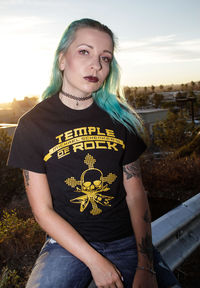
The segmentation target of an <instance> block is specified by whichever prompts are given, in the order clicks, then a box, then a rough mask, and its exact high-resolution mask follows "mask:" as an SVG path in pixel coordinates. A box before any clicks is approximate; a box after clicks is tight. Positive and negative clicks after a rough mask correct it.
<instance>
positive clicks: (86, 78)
mask: <svg viewBox="0 0 200 288" xmlns="http://www.w3.org/2000/svg"><path fill="white" fill-rule="evenodd" d="M84 79H85V80H87V81H88V82H92V83H97V82H99V78H98V77H94V76H86V77H84Z"/></svg>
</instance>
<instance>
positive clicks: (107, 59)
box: [102, 56, 111, 63]
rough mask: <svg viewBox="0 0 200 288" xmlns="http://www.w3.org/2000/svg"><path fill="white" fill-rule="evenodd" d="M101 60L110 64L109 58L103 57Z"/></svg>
mask: <svg viewBox="0 0 200 288" xmlns="http://www.w3.org/2000/svg"><path fill="white" fill-rule="evenodd" d="M102 59H103V61H104V62H106V63H110V62H111V58H109V57H106V56H103V57H102Z"/></svg>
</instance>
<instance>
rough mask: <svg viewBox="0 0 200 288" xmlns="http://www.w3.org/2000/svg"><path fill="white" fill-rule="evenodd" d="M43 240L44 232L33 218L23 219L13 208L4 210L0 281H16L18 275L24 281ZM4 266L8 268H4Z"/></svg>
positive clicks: (0, 234) (0, 229) (0, 233)
mask: <svg viewBox="0 0 200 288" xmlns="http://www.w3.org/2000/svg"><path fill="white" fill-rule="evenodd" d="M43 242H44V232H43V231H42V230H41V228H40V227H39V225H38V224H37V223H36V222H35V220H34V219H33V218H28V219H25V220H24V219H22V218H19V217H18V216H17V212H16V211H15V210H11V211H6V210H4V211H3V213H2V217H1V220H0V259H1V262H0V269H1V270H2V272H1V276H0V277H1V278H0V279H1V281H2V283H4V282H5V281H11V280H12V281H17V279H18V276H19V277H20V281H21V282H23V281H25V280H26V279H27V277H28V275H29V273H30V271H31V268H32V266H33V264H34V261H35V259H36V257H37V255H38V253H39V251H40V249H41V246H42V244H43ZM5 267H8V269H7V270H5ZM12 269H15V270H16V271H15V272H16V274H15V272H13V271H12V273H11V272H9V271H10V270H12ZM6 279H7V280H6ZM9 279H10V280H9ZM21 282H20V283H21ZM2 285H3V284H2ZM2 287H4V286H2ZM5 287H18V286H5ZM21 287H22V286H20V288H21Z"/></svg>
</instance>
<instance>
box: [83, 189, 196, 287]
mask: <svg viewBox="0 0 200 288" xmlns="http://www.w3.org/2000/svg"><path fill="white" fill-rule="evenodd" d="M152 240H153V244H154V246H155V247H157V249H158V250H159V251H160V253H161V255H162V256H163V258H164V260H165V261H166V262H167V264H168V265H169V267H170V268H171V269H172V270H174V269H175V268H176V267H177V266H178V265H180V264H181V263H182V262H183V261H184V260H185V259H186V258H187V257H188V256H189V255H190V254H191V253H192V252H193V251H194V250H195V249H196V248H197V247H198V246H199V245H200V193H199V194H197V195H195V196H194V197H192V198H190V199H189V200H187V201H186V202H184V203H182V204H181V205H179V206H178V207H176V208H175V209H173V210H171V211H169V212H168V213H166V214H165V215H163V216H161V217H160V218H158V219H156V220H155V221H153V222H152ZM94 287H96V286H95V284H94V281H92V282H91V283H90V285H89V286H88V288H94Z"/></svg>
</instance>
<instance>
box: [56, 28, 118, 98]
mask: <svg viewBox="0 0 200 288" xmlns="http://www.w3.org/2000/svg"><path fill="white" fill-rule="evenodd" d="M112 56H113V43H112V39H111V37H110V36H109V35H108V34H107V33H105V32H101V31H99V30H96V29H92V28H80V29H79V30H77V31H76V33H75V37H74V40H73V42H72V43H71V45H70V46H69V48H68V49H67V52H66V53H65V54H64V55H60V59H59V68H60V70H61V71H63V87H62V88H63V90H64V91H65V92H67V93H69V94H72V95H75V96H78V97H85V96H87V95H90V94H91V93H92V92H94V91H96V90H98V89H99V88H100V87H101V85H102V84H103V82H104V80H105V79H106V77H107V76H108V74H109V71H110V62H111V61H112Z"/></svg>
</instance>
